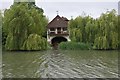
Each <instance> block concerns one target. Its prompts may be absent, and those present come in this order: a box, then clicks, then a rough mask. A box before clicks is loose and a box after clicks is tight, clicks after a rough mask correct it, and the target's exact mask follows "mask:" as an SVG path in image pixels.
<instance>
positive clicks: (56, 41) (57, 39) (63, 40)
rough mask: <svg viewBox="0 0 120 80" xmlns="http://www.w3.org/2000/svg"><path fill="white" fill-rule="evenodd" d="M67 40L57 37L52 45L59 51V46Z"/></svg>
mask: <svg viewBox="0 0 120 80" xmlns="http://www.w3.org/2000/svg"><path fill="white" fill-rule="evenodd" d="M66 41H67V39H66V38H64V37H55V38H53V39H52V41H51V43H52V46H53V48H54V49H58V44H59V43H61V42H66Z"/></svg>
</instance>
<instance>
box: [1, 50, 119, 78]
mask: <svg viewBox="0 0 120 80" xmlns="http://www.w3.org/2000/svg"><path fill="white" fill-rule="evenodd" d="M2 74H3V78H118V52H117V51H85V50H83V51H81V50H76V51H72V50H71V51H67V50H66V51H60V50H48V51H36V52H3V55H2Z"/></svg>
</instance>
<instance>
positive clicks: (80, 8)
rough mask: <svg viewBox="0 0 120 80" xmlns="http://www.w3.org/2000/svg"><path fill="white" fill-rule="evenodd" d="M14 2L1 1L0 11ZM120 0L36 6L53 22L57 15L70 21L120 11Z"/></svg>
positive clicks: (49, 0)
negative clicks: (84, 14) (119, 6)
mask: <svg viewBox="0 0 120 80" xmlns="http://www.w3.org/2000/svg"><path fill="white" fill-rule="evenodd" d="M13 1H14V0H9V1H8V0H0V9H2V10H3V9H6V8H7V9H8V8H10V5H12V4H13ZM118 1H119V0H36V5H37V6H38V7H40V8H42V9H43V10H44V15H46V16H47V18H49V21H51V20H52V19H53V18H54V17H55V16H56V15H57V12H56V11H58V14H59V15H60V16H64V17H66V18H68V19H71V17H72V18H75V17H77V16H81V15H83V13H86V15H90V16H92V17H93V18H98V17H99V16H100V15H101V13H105V12H106V11H107V10H109V11H110V10H112V9H115V10H116V11H118Z"/></svg>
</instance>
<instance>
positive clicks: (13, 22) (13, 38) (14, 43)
mask: <svg viewBox="0 0 120 80" xmlns="http://www.w3.org/2000/svg"><path fill="white" fill-rule="evenodd" d="M47 23H48V21H47V19H46V17H45V16H44V15H43V12H40V11H39V10H38V9H36V7H31V8H30V6H29V3H26V2H22V3H19V4H16V3H15V4H13V5H12V6H11V8H10V9H9V10H7V11H6V12H5V18H4V29H3V30H4V31H5V32H6V34H7V40H6V44H5V47H6V49H7V50H21V48H22V47H23V45H24V43H25V41H26V40H27V39H28V38H29V36H30V35H31V34H36V35H39V36H41V37H43V36H45V31H46V28H45V26H46V25H47ZM42 39H43V38H42ZM41 46H42V45H41ZM22 50H23V48H22Z"/></svg>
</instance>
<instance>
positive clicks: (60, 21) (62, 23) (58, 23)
mask: <svg viewBox="0 0 120 80" xmlns="http://www.w3.org/2000/svg"><path fill="white" fill-rule="evenodd" d="M68 21H69V20H68V19H67V18H65V17H60V16H59V15H57V16H56V17H55V18H54V19H53V20H52V21H51V22H50V23H49V24H48V25H47V28H56V27H57V28H58V27H67V26H68Z"/></svg>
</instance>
